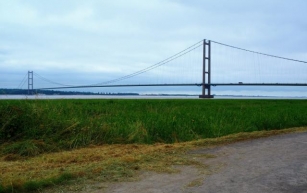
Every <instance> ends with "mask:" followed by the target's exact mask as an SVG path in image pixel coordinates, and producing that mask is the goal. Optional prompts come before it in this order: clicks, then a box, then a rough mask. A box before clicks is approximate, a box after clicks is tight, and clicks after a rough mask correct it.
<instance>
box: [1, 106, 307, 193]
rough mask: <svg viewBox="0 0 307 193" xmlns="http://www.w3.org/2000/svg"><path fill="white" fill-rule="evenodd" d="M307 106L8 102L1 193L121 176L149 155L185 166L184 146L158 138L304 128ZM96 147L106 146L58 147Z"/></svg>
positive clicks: (4, 108) (3, 123) (142, 163)
mask: <svg viewBox="0 0 307 193" xmlns="http://www.w3.org/2000/svg"><path fill="white" fill-rule="evenodd" d="M306 109H307V101H305V100H3V101H0V144H1V145H0V153H1V160H2V161H1V162H2V164H1V165H2V166H1V170H2V173H1V176H2V177H1V179H0V192H12V191H18V190H24V191H25V190H31V189H36V188H40V187H44V186H48V185H50V184H54V183H59V182H62V181H65V180H66V179H70V178H71V177H74V176H83V175H85V176H88V174H89V173H92V174H95V175H100V176H104V179H105V180H108V179H107V178H112V179H113V178H115V179H116V177H114V176H116V175H118V174H117V173H116V172H118V171H120V173H121V175H128V176H129V171H130V172H131V171H132V170H138V169H139V168H142V169H151V168H153V167H157V168H159V166H157V165H156V166H154V165H152V164H149V163H152V160H165V159H166V160H167V161H168V162H169V164H174V163H177V164H178V163H185V162H187V160H184V159H183V158H182V159H181V158H178V157H173V156H171V155H172V154H173V153H174V152H177V150H178V148H179V149H182V147H183V146H186V145H183V146H181V145H179V146H176V145H163V144H161V145H157V144H156V143H175V142H184V141H191V140H197V139H203V138H215V137H220V136H225V135H229V134H234V133H240V132H251V131H263V130H273V129H274V130H276V129H284V128H290V127H299V126H306V125H307V113H306ZM136 143H137V144H155V145H153V146H148V145H136ZM104 144H132V145H126V146H122V145H115V146H114V145H104ZM93 145H104V146H103V148H101V147H100V148H97V147H95V148H90V149H91V151H90V150H88V149H87V150H82V149H81V150H76V151H72V152H71V153H65V155H64V154H62V152H61V151H63V150H69V149H75V148H80V147H87V146H93ZM177 147H178V148H177ZM133 149H136V150H137V151H134V150H133ZM140 149H141V150H140ZM183 149H184V148H183ZM79 151H80V152H79ZM143 151H144V152H143ZM156 151H159V154H158V153H157V152H156ZM51 152H59V153H51ZM86 152H88V153H86ZM93 152H95V153H93ZM139 154H141V155H139ZM29 157H30V158H29ZM25 158H27V159H25ZM89 160H90V161H91V164H89ZM31 164H32V165H31ZM125 164H128V165H125ZM39 165H40V166H39ZM68 165H69V166H68ZM158 165H159V164H158ZM112 168H113V169H112ZM40 170H44V171H45V173H43V174H42V173H40ZM16 171H19V172H20V173H19V174H18V172H16ZM14 172H15V173H14ZM48 172H49V173H48ZM110 172H111V173H110ZM23 173H24V174H23ZM112 176H113V177H112ZM1 184H2V185H1ZM12 188H13V189H12Z"/></svg>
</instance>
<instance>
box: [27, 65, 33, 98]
mask: <svg viewBox="0 0 307 193" xmlns="http://www.w3.org/2000/svg"><path fill="white" fill-rule="evenodd" d="M32 94H33V71H28V95H32Z"/></svg>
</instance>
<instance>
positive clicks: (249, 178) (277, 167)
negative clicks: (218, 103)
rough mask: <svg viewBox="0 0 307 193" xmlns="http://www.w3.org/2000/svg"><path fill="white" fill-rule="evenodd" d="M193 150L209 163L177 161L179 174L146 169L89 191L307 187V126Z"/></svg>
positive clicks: (298, 190)
mask: <svg viewBox="0 0 307 193" xmlns="http://www.w3.org/2000/svg"><path fill="white" fill-rule="evenodd" d="M188 155H189V156H190V159H193V160H197V161H199V162H201V163H202V164H203V165H204V167H206V169H202V168H201V167H196V166H178V167H177V169H179V170H180V172H179V173H175V174H159V173H153V172H145V173H143V174H141V176H140V179H141V180H140V181H137V182H121V183H110V184H104V185H103V186H104V187H107V188H105V189H104V188H103V189H99V190H97V189H96V190H92V191H90V190H88V191H86V192H93V193H94V192H95V193H98V192H106V193H111V192H112V193H115V192H116V193H124V192H125V193H136V192H147V193H162V192H163V193H166V192H178V193H180V192H187V193H188V192H193V193H197V192H208V193H209V192H212V193H213V192H214V193H215V192H220V193H221V192H222V193H223V192H225V193H226V192H227V193H229V192H233V193H237V192H253V193H258V192H259V193H263V192H272V193H275V192H276V193H277V192H278V193H280V192H287V193H292V192H293V193H307V132H304V133H291V134H283V135H278V136H271V137H268V138H260V139H255V140H251V141H243V142H237V143H234V144H230V145H225V146H220V147H213V148H200V149H197V150H193V151H190V152H188ZM202 155H205V156H202ZM208 157H211V158H210V159H208Z"/></svg>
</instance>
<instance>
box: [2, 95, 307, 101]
mask: <svg viewBox="0 0 307 193" xmlns="http://www.w3.org/2000/svg"><path fill="white" fill-rule="evenodd" d="M1 99H2V100H5V99H16V100H20V99H25V100H27V99H28V100H44V99H45V100H53V99H199V97H198V96H178V95H174V96H169V95H168V96H164V95H0V100H1ZM214 99H298V100H306V99H307V97H286V96H285V97H280V96H214Z"/></svg>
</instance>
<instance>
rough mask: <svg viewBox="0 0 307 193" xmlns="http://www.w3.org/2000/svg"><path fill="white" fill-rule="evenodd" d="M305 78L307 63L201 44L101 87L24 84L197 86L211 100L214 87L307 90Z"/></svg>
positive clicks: (31, 87) (31, 83) (30, 81)
mask: <svg viewBox="0 0 307 193" xmlns="http://www.w3.org/2000/svg"><path fill="white" fill-rule="evenodd" d="M306 74H307V62H306V61H302V60H296V59H291V58H286V57H281V56H276V55H271V54H266V53H261V52H256V51H252V50H248V49H243V48H239V47H236V46H232V45H228V44H224V43H220V42H216V41H212V40H202V41H200V42H197V43H196V44H194V45H192V46H190V47H188V48H186V49H184V50H182V51H181V52H178V53H177V54H174V55H172V56H171V57H168V58H166V59H165V60H162V61H161V62H158V63H156V64H153V65H148V66H147V67H145V68H142V69H140V70H138V71H135V72H131V73H128V74H127V75H123V76H119V77H117V78H114V79H109V80H104V81H102V82H100V83H95V84H89V85H72V84H63V83H58V82H56V81H52V80H50V79H49V78H45V77H44V76H41V75H39V74H37V73H34V72H33V71H29V72H28V73H27V77H28V78H27V79H26V78H24V79H23V81H22V83H23V84H24V83H25V82H26V80H28V91H29V93H31V92H32V91H33V90H34V76H35V78H37V79H39V80H40V81H43V82H47V83H48V86H45V87H40V88H36V89H35V90H50V89H53V90H56V89H74V88H75V89H77V88H93V87H162V86H163V87H166V86H181V87H183V86H198V87H202V90H201V94H200V95H199V97H200V98H212V97H213V95H212V92H211V88H212V87H215V86H307V76H306ZM67 82H69V80H68V81H67ZM22 83H21V84H22ZM50 85H51V86H50Z"/></svg>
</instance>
